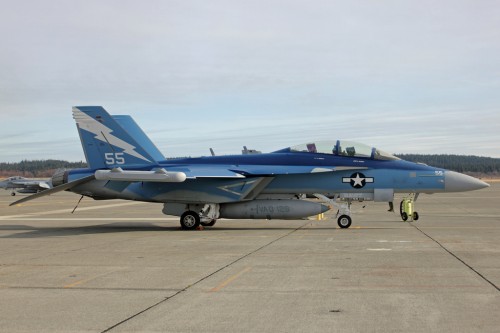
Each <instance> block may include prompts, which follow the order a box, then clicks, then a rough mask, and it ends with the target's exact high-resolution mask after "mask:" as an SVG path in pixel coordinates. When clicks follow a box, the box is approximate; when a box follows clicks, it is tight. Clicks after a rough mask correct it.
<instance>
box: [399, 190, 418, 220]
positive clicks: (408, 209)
mask: <svg viewBox="0 0 500 333" xmlns="http://www.w3.org/2000/svg"><path fill="white" fill-rule="evenodd" d="M417 198H418V193H412V194H410V195H409V196H408V197H406V198H403V200H402V201H401V203H400V205H399V213H400V215H401V219H402V220H403V221H408V220H410V222H412V221H417V220H418V219H419V215H418V213H417V212H416V211H415V210H414V204H415V201H417Z"/></svg>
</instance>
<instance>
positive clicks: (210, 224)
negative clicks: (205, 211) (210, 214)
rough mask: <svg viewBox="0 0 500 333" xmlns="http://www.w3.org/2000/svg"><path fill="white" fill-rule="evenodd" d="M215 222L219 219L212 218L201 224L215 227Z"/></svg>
mask: <svg viewBox="0 0 500 333" xmlns="http://www.w3.org/2000/svg"><path fill="white" fill-rule="evenodd" d="M215 222H217V220H212V221H210V222H200V224H201V225H202V226H204V227H213V226H214V224H215Z"/></svg>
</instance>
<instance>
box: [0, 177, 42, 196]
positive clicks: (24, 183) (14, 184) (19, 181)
mask: <svg viewBox="0 0 500 333" xmlns="http://www.w3.org/2000/svg"><path fill="white" fill-rule="evenodd" d="M0 188H3V189H6V190H12V192H11V193H10V195H12V196H14V195H16V192H15V191H17V192H19V193H37V192H40V191H44V190H47V189H49V188H52V184H51V182H50V180H46V179H31V178H24V177H21V176H14V177H9V178H7V179H4V180H3V181H1V182H0Z"/></svg>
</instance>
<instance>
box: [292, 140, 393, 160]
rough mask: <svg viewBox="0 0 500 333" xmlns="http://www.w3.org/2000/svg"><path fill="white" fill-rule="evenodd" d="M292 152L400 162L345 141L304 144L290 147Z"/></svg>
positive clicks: (380, 151) (371, 148)
mask: <svg viewBox="0 0 500 333" xmlns="http://www.w3.org/2000/svg"><path fill="white" fill-rule="evenodd" d="M290 152H305V153H319V154H330V155H338V156H351V157H361V158H370V159H375V160H382V161H389V160H399V158H397V157H396V156H394V155H392V154H389V153H386V152H385V151H383V150H380V149H377V148H373V147H370V146H367V145H365V144H362V143H357V142H353V141H344V140H337V141H316V142H310V143H303V144H300V145H297V146H293V147H290Z"/></svg>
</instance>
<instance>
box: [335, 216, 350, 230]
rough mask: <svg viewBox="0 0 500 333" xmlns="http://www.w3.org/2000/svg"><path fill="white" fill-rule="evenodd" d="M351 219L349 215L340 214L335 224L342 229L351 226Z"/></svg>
mask: <svg viewBox="0 0 500 333" xmlns="http://www.w3.org/2000/svg"><path fill="white" fill-rule="evenodd" d="M351 223H352V220H351V217H350V216H349V215H340V217H339V218H338V219H337V224H338V225H339V227H341V228H342V229H347V228H349V227H350V226H351Z"/></svg>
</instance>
